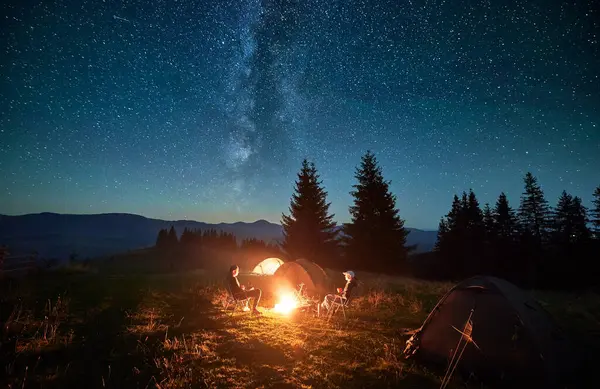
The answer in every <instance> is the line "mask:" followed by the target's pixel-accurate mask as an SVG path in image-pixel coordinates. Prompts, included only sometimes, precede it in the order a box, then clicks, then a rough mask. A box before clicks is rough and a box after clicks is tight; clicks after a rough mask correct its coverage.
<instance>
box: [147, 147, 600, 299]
mask: <svg viewBox="0 0 600 389" xmlns="http://www.w3.org/2000/svg"><path fill="white" fill-rule="evenodd" d="M354 177H355V180H356V182H355V184H354V185H353V186H352V190H351V192H350V194H351V195H352V197H353V203H352V205H351V206H350V207H349V210H348V211H349V214H350V222H348V223H344V224H341V225H338V223H337V222H336V221H335V215H334V214H332V213H330V211H329V207H330V203H329V202H328V201H327V195H328V194H327V191H326V190H325V188H324V185H323V182H322V181H321V179H320V176H319V174H318V171H317V169H316V167H315V164H314V163H313V162H309V161H308V160H307V159H304V160H303V161H302V166H301V169H300V171H299V173H298V174H297V179H296V181H295V190H294V193H293V194H292V197H291V199H290V206H289V209H288V213H287V214H286V213H282V217H281V224H282V226H283V232H284V239H283V242H282V243H281V244H279V245H269V244H266V243H264V242H262V241H257V240H247V241H243V242H242V243H241V246H240V247H238V246H237V243H236V239H235V237H234V236H233V235H231V234H228V233H225V232H217V231H215V230H208V231H189V230H186V231H184V232H183V234H182V236H181V239H180V240H179V241H177V235H176V234H175V231H174V228H173V227H171V230H169V231H167V230H161V232H160V233H159V236H158V238H157V246H159V247H161V246H162V247H164V245H175V244H180V245H201V246H210V247H212V248H224V249H233V250H235V249H241V250H244V249H247V248H249V247H251V246H252V247H254V248H259V249H260V248H266V249H267V250H271V252H272V253H273V255H276V254H278V253H279V254H281V256H283V257H286V258H289V259H296V258H307V259H310V260H312V261H314V262H316V263H318V264H320V265H321V266H323V267H330V268H334V269H347V268H352V269H354V270H358V271H361V270H362V271H370V272H379V273H387V274H406V275H415V274H417V275H421V276H426V277H429V278H437V279H450V280H458V279H461V278H465V277H469V276H473V275H476V274H487V275H495V276H498V277H502V278H505V279H508V280H510V281H512V282H515V283H516V284H518V285H521V286H524V287H549V288H578V287H587V286H591V285H596V286H597V285H598V284H599V282H598V280H597V279H596V278H594V277H592V276H591V274H593V271H592V270H593V267H592V266H593V265H592V264H593V263H594V262H595V260H597V259H598V258H599V253H600V186H599V187H597V188H596V190H595V191H594V193H593V196H594V200H593V202H592V204H593V208H592V209H587V208H586V207H584V206H583V204H582V200H581V198H579V197H577V196H573V195H571V194H569V193H567V192H566V191H565V192H563V193H562V195H561V197H560V199H559V200H558V203H557V204H556V206H555V207H551V206H550V205H549V203H548V201H547V200H546V198H545V196H544V193H543V191H542V189H541V186H540V185H539V184H538V182H537V178H536V177H535V176H533V174H531V173H527V174H526V175H525V177H524V190H523V193H522V195H521V197H520V199H519V205H518V207H516V208H513V206H512V205H511V204H510V203H509V200H508V198H507V196H506V195H505V194H504V193H501V194H500V195H499V197H498V199H497V201H496V203H495V204H494V205H489V204H485V205H484V206H483V207H482V206H481V205H480V203H479V201H478V199H477V196H476V194H475V192H474V191H473V190H469V192H468V193H467V192H463V193H462V194H461V195H460V196H459V195H458V194H456V195H454V198H453V202H452V204H451V206H450V211H449V212H448V214H446V215H445V216H444V217H443V218H442V219H441V220H440V224H439V229H438V239H437V243H436V246H435V249H434V252H433V253H428V254H426V255H416V256H415V257H413V258H409V254H410V253H411V251H412V250H413V249H414V247H410V246H408V245H407V243H406V238H407V235H408V233H409V232H408V231H407V230H406V228H405V227H404V223H405V221H404V219H402V217H401V216H400V211H399V209H398V207H397V206H396V201H397V198H396V196H395V195H394V194H393V193H391V191H390V187H389V186H390V181H387V180H385V179H384V177H383V173H382V169H381V167H380V166H379V164H378V161H377V159H376V157H375V155H374V154H373V153H372V152H371V151H367V152H366V153H365V154H364V155H363V156H362V158H361V161H360V164H359V165H358V166H357V167H356V169H355V175H354Z"/></svg>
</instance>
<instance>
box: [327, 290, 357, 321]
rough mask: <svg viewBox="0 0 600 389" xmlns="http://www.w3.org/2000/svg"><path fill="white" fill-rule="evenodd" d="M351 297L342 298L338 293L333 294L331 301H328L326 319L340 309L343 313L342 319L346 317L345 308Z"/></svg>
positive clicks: (329, 318)
mask: <svg viewBox="0 0 600 389" xmlns="http://www.w3.org/2000/svg"><path fill="white" fill-rule="evenodd" d="M350 300H351V298H344V297H342V296H340V295H335V297H334V298H333V301H332V302H331V303H330V306H329V310H328V311H327V321H329V320H331V318H332V317H333V315H335V314H336V312H337V311H339V310H340V309H341V310H342V313H343V314H344V319H345V318H346V309H347V308H348V306H349V305H350Z"/></svg>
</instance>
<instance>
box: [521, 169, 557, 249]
mask: <svg viewBox="0 0 600 389" xmlns="http://www.w3.org/2000/svg"><path fill="white" fill-rule="evenodd" d="M523 181H524V183H525V191H524V192H523V194H522V196H521V205H520V207H519V222H520V224H521V227H522V232H523V233H525V234H527V235H528V236H529V237H531V238H533V242H534V243H536V244H537V245H538V246H541V245H542V243H544V242H545V241H546V240H547V238H548V227H549V225H550V207H549V206H548V202H547V201H546V199H545V197H544V192H543V191H542V188H541V187H540V186H539V185H538V182H537V178H536V177H534V176H533V174H531V173H530V172H528V173H527V174H526V175H525V178H524V179H523Z"/></svg>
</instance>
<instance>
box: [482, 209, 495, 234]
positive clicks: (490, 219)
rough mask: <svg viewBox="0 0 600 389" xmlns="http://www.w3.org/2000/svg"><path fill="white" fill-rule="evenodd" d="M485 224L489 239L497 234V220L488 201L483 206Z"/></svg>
mask: <svg viewBox="0 0 600 389" xmlns="http://www.w3.org/2000/svg"><path fill="white" fill-rule="evenodd" d="M483 225H484V226H485V233H486V236H487V237H488V239H489V238H492V237H494V236H496V222H495V220H494V214H493V213H492V209H491V208H490V204H488V203H485V205H484V207H483Z"/></svg>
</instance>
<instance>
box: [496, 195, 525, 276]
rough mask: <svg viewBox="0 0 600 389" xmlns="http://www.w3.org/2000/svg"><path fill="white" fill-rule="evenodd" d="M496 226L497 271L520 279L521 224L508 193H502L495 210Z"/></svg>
mask: <svg viewBox="0 0 600 389" xmlns="http://www.w3.org/2000/svg"><path fill="white" fill-rule="evenodd" d="M493 216H494V225H495V227H496V242H495V244H494V245H493V253H492V257H493V258H494V263H495V273H496V274H498V275H500V276H501V277H504V278H506V279H509V280H511V281H513V282H518V281H520V277H521V276H520V274H519V273H520V270H521V269H520V265H519V259H518V258H517V252H518V251H517V242H518V236H519V235H518V230H519V225H518V221H517V217H516V215H515V211H514V210H513V209H512V207H511V206H510V204H509V202H508V199H507V197H506V194H505V193H504V192H502V193H500V196H498V200H496V205H495V207H494V210H493Z"/></svg>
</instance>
